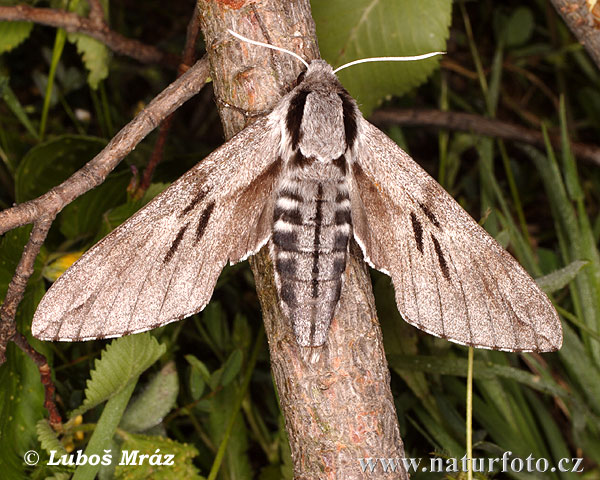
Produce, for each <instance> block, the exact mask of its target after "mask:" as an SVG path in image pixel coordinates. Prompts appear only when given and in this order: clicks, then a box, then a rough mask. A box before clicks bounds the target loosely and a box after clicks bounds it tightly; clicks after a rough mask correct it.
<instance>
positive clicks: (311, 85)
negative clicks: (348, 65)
mask: <svg viewBox="0 0 600 480" xmlns="http://www.w3.org/2000/svg"><path fill="white" fill-rule="evenodd" d="M296 85H297V86H300V85H302V88H307V89H309V90H311V91H316V92H319V93H323V94H326V93H329V92H337V91H339V90H340V88H341V84H340V82H339V80H338V79H337V77H336V75H335V73H333V68H332V67H331V65H329V64H328V63H327V62H326V61H325V60H321V59H317V60H313V61H312V62H310V64H309V65H308V68H307V69H306V70H305V71H303V72H302V73H300V75H298V79H297V81H296Z"/></svg>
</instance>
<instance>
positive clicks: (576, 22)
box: [552, 0, 600, 69]
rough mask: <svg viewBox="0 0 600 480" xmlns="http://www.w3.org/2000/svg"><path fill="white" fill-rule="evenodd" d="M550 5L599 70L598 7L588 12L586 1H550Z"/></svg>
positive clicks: (599, 21)
mask: <svg viewBox="0 0 600 480" xmlns="http://www.w3.org/2000/svg"><path fill="white" fill-rule="evenodd" d="M552 4H553V5H554V8H556V11H557V12H558V13H559V14H560V16H561V17H562V18H563V20H564V21H565V23H566V24H567V26H568V27H569V29H570V30H571V32H573V34H574V35H575V37H577V40H579V43H581V44H582V45H583V46H584V47H585V49H586V50H587V52H588V53H589V55H590V57H592V59H593V60H594V62H595V63H596V67H598V68H599V69H600V5H596V6H595V7H594V9H593V10H592V11H590V9H589V8H588V5H587V2H586V0H552Z"/></svg>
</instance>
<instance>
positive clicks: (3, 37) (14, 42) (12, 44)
mask: <svg viewBox="0 0 600 480" xmlns="http://www.w3.org/2000/svg"><path fill="white" fill-rule="evenodd" d="M32 28H33V23H32V22H0V54H2V53H4V52H10V51H11V50H12V49H13V48H16V47H17V46H19V45H20V44H21V43H22V42H24V41H25V40H27V38H28V37H29V35H30V34H31V29H32Z"/></svg>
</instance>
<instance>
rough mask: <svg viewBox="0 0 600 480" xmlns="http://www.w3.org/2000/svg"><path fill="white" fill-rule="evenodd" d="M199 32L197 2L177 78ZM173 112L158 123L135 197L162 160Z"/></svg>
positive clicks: (192, 52) (191, 56)
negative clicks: (148, 158)
mask: <svg viewBox="0 0 600 480" xmlns="http://www.w3.org/2000/svg"><path fill="white" fill-rule="evenodd" d="M199 34H200V16H199V11H198V3H196V4H195V5H194V12H193V14H192V18H191V19H190V22H189V23H188V28H187V35H186V39H185V46H184V47H183V55H182V58H181V64H180V65H179V68H178V70H177V77H178V78H179V77H180V76H181V75H183V74H184V73H185V72H186V71H187V69H188V68H190V66H191V65H192V63H193V62H194V60H195V57H196V49H195V47H196V43H197V41H198V35H199ZM174 115H175V114H174V113H173V114H171V115H169V116H168V117H167V118H166V119H165V120H164V121H163V122H162V123H161V125H160V128H159V131H158V138H157V139H156V143H155V144H154V150H152V155H151V156H150V160H149V161H148V165H147V166H146V168H145V170H144V173H143V175H142V181H141V182H140V185H139V186H138V188H137V189H136V192H135V194H134V197H135V198H138V197H141V196H142V195H143V194H144V192H145V191H146V190H148V187H149V186H150V182H151V181H152V175H153V174H154V170H155V169H156V167H157V165H158V164H159V163H160V162H161V161H162V158H163V154H164V151H165V145H166V143H167V137H168V136H169V132H170V130H171V125H172V124H173V117H174Z"/></svg>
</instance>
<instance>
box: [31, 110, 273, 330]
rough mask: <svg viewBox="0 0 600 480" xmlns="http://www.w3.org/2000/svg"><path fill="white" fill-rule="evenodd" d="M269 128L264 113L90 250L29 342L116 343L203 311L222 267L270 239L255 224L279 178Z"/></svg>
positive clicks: (55, 292) (46, 301)
mask: <svg viewBox="0 0 600 480" xmlns="http://www.w3.org/2000/svg"><path fill="white" fill-rule="evenodd" d="M273 126H274V122H273V120H272V118H271V117H270V116H269V117H265V118H263V119H261V120H258V121H257V122H256V123H254V124H253V125H251V126H249V127H248V128H246V129H245V130H243V131H242V132H240V133H239V134H238V135H236V136H235V137H234V138H233V139H231V140H230V141H229V142H227V143H226V144H225V145H223V146H222V147H221V148H219V149H217V150H216V151H215V152H213V153H212V154H211V155H209V156H208V157H207V158H206V159H204V160H203V161H202V162H200V163H199V164H198V165H197V166H196V167H194V168H193V169H192V170H190V171H189V172H188V173H186V174H185V175H184V176H183V177H181V178H180V179H179V180H177V181H176V182H175V183H173V184H172V185H171V186H170V187H169V188H168V189H167V190H165V191H164V192H163V193H162V194H160V195H159V196H158V197H156V198H155V199H154V200H153V201H152V202H150V203H149V204H148V205H147V206H146V207H144V208H143V209H142V210H140V211H139V212H137V213H136V214H135V215H134V216H133V217H132V218H130V219H129V220H128V221H126V222H125V223H123V224H122V225H121V226H120V227H119V228H117V229H116V230H115V231H113V232H112V233H111V234H109V235H108V236H107V237H105V238H104V239H103V240H102V241H101V242H99V243H98V244H97V245H95V246H94V247H93V248H92V249H90V250H89V251H88V252H87V253H86V254H85V255H84V256H83V257H82V258H81V259H79V261H77V262H76V263H75V264H74V265H73V266H72V267H71V268H70V269H69V270H67V271H66V272H65V273H64V274H63V275H62V276H61V277H60V278H59V279H58V280H57V281H56V282H55V283H54V285H52V287H51V288H50V290H49V291H48V292H47V293H46V295H45V296H44V298H43V299H42V301H41V302H40V304H39V306H38V309H37V311H36V313H35V316H34V319H33V324H32V332H33V334H34V336H36V337H37V338H40V339H43V340H86V339H92V338H106V337H115V336H121V335H124V334H128V333H132V332H140V331H144V330H149V329H151V328H155V327H157V326H161V325H165V324H167V323H169V322H172V321H174V320H178V319H181V318H184V317H186V316H188V315H191V314H193V313H196V312H198V311H199V310H201V309H202V308H204V306H205V305H206V304H207V303H208V301H209V299H210V297H211V295H212V291H213V288H214V285H215V283H216V280H217V278H218V276H219V273H220V272H221V269H222V268H223V266H224V265H225V263H226V262H227V261H231V262H235V261H238V260H240V259H242V258H244V257H246V256H247V255H249V254H251V253H254V252H255V251H256V250H257V249H258V248H260V247H261V246H262V245H264V244H265V243H266V242H267V240H268V236H269V235H270V230H268V229H267V228H264V227H263V228H260V229H257V225H258V224H259V223H260V222H259V219H260V218H261V216H263V215H264V212H265V211H267V210H268V209H269V208H270V207H269V204H270V202H272V199H271V196H272V190H273V188H274V184H275V182H276V181H277V175H278V171H279V166H278V164H279V160H278V156H277V152H278V145H279V140H280V138H279V132H278V130H277V129H276V128H273ZM262 223H264V222H262Z"/></svg>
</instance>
